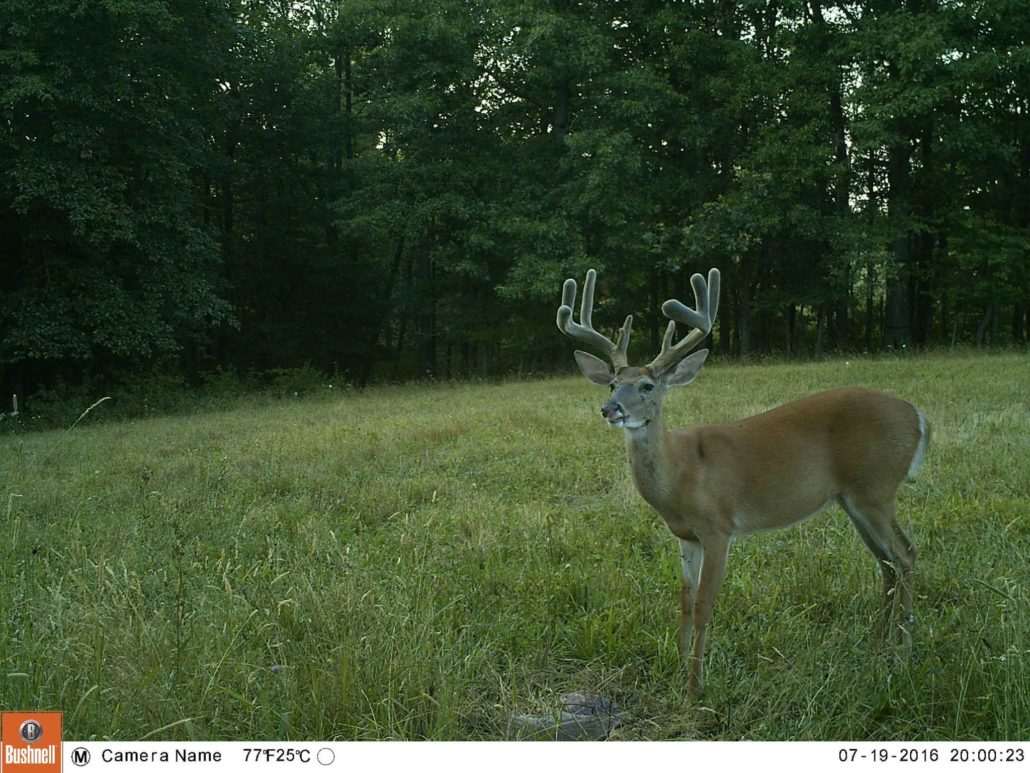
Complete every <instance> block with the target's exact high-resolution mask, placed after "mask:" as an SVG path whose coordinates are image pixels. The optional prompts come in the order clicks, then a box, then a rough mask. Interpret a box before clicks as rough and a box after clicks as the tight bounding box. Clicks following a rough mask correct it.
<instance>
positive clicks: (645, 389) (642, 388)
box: [640, 381, 654, 392]
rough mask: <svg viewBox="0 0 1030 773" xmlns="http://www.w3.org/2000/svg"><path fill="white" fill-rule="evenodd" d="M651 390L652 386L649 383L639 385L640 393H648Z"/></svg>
mask: <svg viewBox="0 0 1030 773" xmlns="http://www.w3.org/2000/svg"><path fill="white" fill-rule="evenodd" d="M653 389H654V384H651V383H649V382H647V381H645V382H644V383H643V384H641V385H640V391H641V392H650V391H651V390H653Z"/></svg>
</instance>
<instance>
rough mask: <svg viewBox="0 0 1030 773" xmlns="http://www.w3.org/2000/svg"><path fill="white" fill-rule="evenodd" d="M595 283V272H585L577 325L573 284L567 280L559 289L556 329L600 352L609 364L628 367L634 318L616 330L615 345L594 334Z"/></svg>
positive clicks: (572, 280) (574, 286) (627, 320)
mask: <svg viewBox="0 0 1030 773" xmlns="http://www.w3.org/2000/svg"><path fill="white" fill-rule="evenodd" d="M596 281H597V272H596V271H594V269H590V270H589V271H587V278H586V282H584V283H583V301H582V303H581V305H580V307H579V324H577V323H575V322H573V321H572V304H574V303H575V302H576V280H575V279H566V280H565V284H563V285H562V298H561V306H559V307H558V329H559V330H561V331H562V332H563V333H565V335H567V336H569V337H570V338H575V339H576V340H578V341H583V342H584V343H587V344H590V345H591V346H594V347H596V348H597V349H600V350H601V351H602V352H604V353H605V354H606V355H608V357H609V358H610V359H611V361H612V364H613V365H614V366H615V367H617V368H621V367H624V366H626V365H628V364H629V361H628V358H627V354H626V350H627V349H628V347H629V334H630V329H631V328H632V326H633V315H632V314H630V315H629V316H628V317H626V321H625V322H624V323H623V324H622V327H620V328H619V337H618V339H617V342H616V343H612V342H611V340H610V339H608V338H605V337H604V336H603V335H601V334H600V333H598V332H597V331H596V330H594V323H593V314H594V284H595V283H596Z"/></svg>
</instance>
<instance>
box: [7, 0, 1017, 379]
mask: <svg viewBox="0 0 1030 773" xmlns="http://www.w3.org/2000/svg"><path fill="white" fill-rule="evenodd" d="M1028 29H1030V11H1028V7H1027V5H1026V4H1025V3H1020V2H1017V1H1016V0H986V1H979V0H978V2H947V3H944V2H939V0H904V1H902V0H862V1H861V2H854V3H849V4H847V5H846V6H826V7H824V6H823V4H822V3H821V2H820V1H819V0H807V1H806V2H804V3H799V2H796V0H777V1H776V2H748V3H674V4H666V3H653V2H646V3H633V4H620V5H611V4H576V3H570V2H566V1H565V0H549V1H547V2H543V1H536V0H534V1H530V0H504V1H503V2H478V1H477V2H466V1H465V0H461V1H460V2H459V0H432V1H431V2H415V1H414V0H399V1H398V2H393V3H388V4H383V3H379V2H373V1H372V0H360V1H359V2H348V3H340V2H336V1H335V0H311V2H306V3H293V4H282V3H278V4H277V3H267V2H254V3H246V4H242V5H241V4H224V3H222V4H219V3H214V2H200V3H197V2H185V0H124V1H122V2H117V3H92V4H85V5H82V4H76V3H71V2H67V1H66V0H48V1H47V2H29V1H28V0H12V2H7V3H5V4H4V5H3V6H2V8H0V76H2V77H0V114H2V116H3V121H4V123H5V127H6V131H5V132H3V133H2V135H0V169H2V170H3V171H2V173H0V244H3V245H4V247H3V249H2V250H0V364H2V365H3V371H4V372H3V375H2V384H0V390H2V392H4V393H12V392H13V393H19V394H23V393H25V392H29V393H31V392H33V391H35V390H36V389H38V388H39V387H44V386H48V385H53V384H54V383H56V381H55V380H56V379H58V378H61V379H63V380H64V382H65V383H68V384H71V385H75V384H78V383H84V382H85V381H86V380H88V379H90V378H96V377H98V376H103V375H104V374H108V375H109V374H111V373H113V372H116V371H121V370H123V369H125V368H138V369H139V370H140V371H141V372H145V371H147V370H149V369H151V368H153V367H154V366H155V365H156V364H157V363H161V364H162V365H165V366H167V367H170V368H171V369H172V370H173V371H175V373H177V374H181V375H182V376H183V377H184V378H185V379H187V380H188V381H190V382H191V383H192V382H197V381H198V380H200V379H201V378H202V376H203V373H204V372H205V371H208V370H217V369H219V368H222V369H226V368H235V369H237V370H239V371H242V372H247V371H251V370H256V371H269V370H272V369H275V368H287V369H295V368H301V367H304V366H305V365H310V366H311V367H313V368H315V369H317V370H319V371H321V372H323V373H335V374H339V375H340V376H341V377H343V378H345V379H347V380H348V381H352V382H358V383H362V384H364V383H367V382H368V381H369V380H371V379H376V378H378V379H387V380H388V379H394V378H403V377H411V376H418V377H426V376H429V377H433V376H453V375H456V374H461V373H465V374H472V373H475V374H483V375H491V374H500V373H505V372H510V371H513V370H521V371H524V370H551V369H553V368H554V367H555V365H556V363H558V362H563V361H564V359H565V358H564V357H563V352H564V351H565V350H566V349H565V343H564V342H563V341H561V339H559V338H558V337H557V335H556V333H555V330H554V326H553V324H552V319H553V313H554V307H555V304H556V301H557V294H558V288H559V287H560V283H561V281H562V280H563V279H564V278H565V277H567V276H570V275H574V276H577V277H578V276H581V275H582V274H583V272H584V271H585V269H586V268H588V267H596V268H598V269H600V270H601V276H602V285H603V286H602V290H603V292H604V298H603V299H601V300H600V303H599V307H598V321H599V324H601V325H602V326H608V327H612V326H614V325H615V324H617V322H618V321H621V319H622V318H623V316H624V315H625V314H626V313H629V312H632V313H634V314H635V315H636V316H637V319H638V321H639V322H638V328H637V330H638V336H637V340H635V342H634V346H635V347H636V348H638V349H639V350H640V351H641V352H645V351H646V352H648V353H650V352H651V351H653V349H654V348H655V347H656V346H657V344H658V340H659V336H660V330H661V327H662V322H663V320H662V318H661V315H660V313H659V311H658V307H659V304H660V302H661V301H662V300H664V298H666V297H670V296H673V295H683V294H689V284H688V277H689V275H690V273H692V272H693V271H696V270H702V271H703V270H705V269H707V268H708V267H710V266H712V265H716V266H718V267H719V268H721V269H722V271H723V273H724V276H725V277H726V288H727V292H726V293H725V302H724V304H723V308H722V310H721V318H720V321H719V323H718V329H717V342H718V349H719V350H721V352H723V353H733V354H741V355H749V354H752V353H780V352H786V353H788V354H790V355H792V356H793V355H798V354H801V355H816V356H819V355H821V354H822V353H823V352H825V351H827V350H838V351H855V350H876V349H879V348H882V347H884V346H891V345H895V344H905V345H908V344H909V343H913V344H917V345H934V344H941V343H951V342H953V341H954V342H955V343H972V342H974V341H975V342H976V343H977V345H983V344H991V345H1009V344H1016V345H1025V343H1026V341H1027V336H1028V334H1030V295H1028V293H1030V276H1028V275H1027V269H1026V266H1027V264H1028V261H1027V251H1028V244H1030V236H1028V229H1030V172H1028V169H1027V163H1026V159H1027V158H1028V157H1030V156H1028V142H1030V137H1028V133H1027V132H1028V129H1027V124H1026V121H1025V114H1026V111H1027V105H1028V99H1030V95H1028V93H1027V90H1026V84H1027V83H1030V71H1028V70H1030V47H1028V45H1027V42H1026V41H1027V36H1026V34H1025V33H1026V31H1027V30H1028ZM176 358H177V359H176Z"/></svg>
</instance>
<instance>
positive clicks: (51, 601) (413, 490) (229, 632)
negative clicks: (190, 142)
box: [0, 355, 1030, 740]
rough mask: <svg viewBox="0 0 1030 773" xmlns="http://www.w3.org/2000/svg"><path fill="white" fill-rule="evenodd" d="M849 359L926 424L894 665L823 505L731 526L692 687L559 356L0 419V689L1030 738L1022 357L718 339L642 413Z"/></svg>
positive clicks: (617, 463) (144, 710)
mask: <svg viewBox="0 0 1030 773" xmlns="http://www.w3.org/2000/svg"><path fill="white" fill-rule="evenodd" d="M843 385H864V386H870V387H874V388H881V389H886V390H889V391H891V392H894V393H895V394H898V395H899V396H902V397H905V398H906V399H909V400H911V401H912V402H914V403H916V404H917V405H919V406H920V407H922V408H923V409H924V411H925V412H926V414H927V416H928V417H929V419H930V421H931V423H932V424H933V428H934V436H933V442H932V444H931V447H930V452H929V456H928V458H927V463H926V464H925V465H924V467H923V469H922V472H921V473H920V477H919V480H918V481H917V482H916V483H914V484H906V485H905V486H904V487H903V489H902V491H901V494H900V500H899V520H900V522H901V523H902V525H903V526H904V528H905V529H906V530H907V532H908V534H909V535H910V536H911V538H912V540H913V542H914V543H915V544H916V546H917V547H918V549H919V561H918V563H917V566H916V610H915V611H916V615H917V619H918V627H917V629H916V632H915V643H914V647H913V651H912V655H911V657H910V658H909V659H908V660H907V661H906V662H900V661H899V660H898V659H897V658H896V657H894V656H893V655H892V654H891V653H890V652H889V651H885V650H883V649H878V648H877V647H875V646H873V645H872V643H871V631H872V627H873V622H874V618H875V615H876V609H877V604H878V598H877V597H878V593H879V576H878V570H877V568H876V566H875V564H874V562H873V560H872V558H871V557H870V555H869V554H868V552H867V551H866V549H865V547H864V546H863V545H862V544H861V542H860V540H859V538H858V536H857V534H856V533H855V532H854V530H853V529H852V527H851V525H850V524H849V523H848V521H847V518H846V517H845V516H844V515H843V513H842V512H840V511H839V510H837V509H836V508H834V509H831V510H829V511H827V512H826V513H824V514H823V515H821V516H820V517H819V518H816V519H813V520H812V521H809V522H807V523H805V524H803V525H802V526H800V527H797V528H795V529H792V530H786V531H780V532H772V533H767V534H761V535H757V536H755V537H752V538H750V539H747V540H744V541H740V542H737V543H735V544H734V546H733V549H732V550H731V554H730V564H729V576H728V578H727V580H726V583H725V586H724V588H723V591H722V593H721V595H720V597H719V601H718V604H717V606H716V612H715V622H714V624H713V627H712V630H710V632H709V648H708V651H709V658H708V661H707V684H706V687H707V692H706V693H705V695H704V696H703V697H702V698H701V699H699V700H698V701H696V702H693V703H691V702H690V701H688V700H687V699H686V698H685V697H684V696H685V685H686V670H685V668H682V667H681V665H680V662H679V656H678V653H677V649H676V640H675V626H676V616H677V613H678V589H679V579H678V554H677V551H676V546H675V540H674V538H673V537H672V536H671V535H670V534H669V533H668V532H667V530H666V529H665V526H664V525H663V524H662V523H661V522H660V521H659V519H658V517H657V516H656V515H655V514H654V513H653V512H652V511H651V510H650V509H649V508H648V507H647V506H646V504H644V503H643V501H642V500H640V498H639V497H638V496H637V495H636V493H635V491H634V490H633V488H632V484H631V482H630V480H629V473H628V470H627V463H626V458H625V450H624V447H623V441H622V433H621V431H618V430H611V429H608V428H606V427H605V426H603V422H602V421H601V419H600V417H599V416H598V415H597V408H598V406H599V404H600V402H601V401H602V399H603V395H604V394H605V391H604V390H603V389H600V388H598V387H594V386H592V385H590V384H588V383H587V382H586V381H585V380H583V379H581V378H578V377H576V378H571V377H570V378H555V379H544V380H537V381H532V382H521V383H504V384H499V385H484V384H479V385H466V384H439V385H434V386H428V387H427V386H411V387H384V388H371V389H368V390H366V391H364V392H362V393H357V392H352V393H344V394H339V390H335V393H334V394H332V395H331V396H329V395H327V396H325V397H323V398H314V399H309V400H304V401H298V402H292V403H291V402H281V403H278V404H274V405H268V404H265V405H250V406H247V405H241V407H239V408H238V409H236V410H233V411H226V412H217V413H216V412H206V413H198V414H195V415H191V416H185V417H172V418H159V419H148V420H142V421H136V422H125V423H111V424H97V425H88V421H87V422H83V424H80V425H79V426H77V427H76V428H75V429H74V430H72V431H70V432H68V431H58V432H48V433H38V434H29V435H21V436H9V437H6V438H2V439H0V518H2V524H3V528H2V530H0V609H2V614H0V659H2V669H0V707H2V708H4V709H29V708H35V709H43V708H46V709H61V710H63V711H64V712H65V725H66V736H67V737H70V738H73V739H90V738H94V739H107V738H110V739H120V740H130V739H143V738H148V739H161V740H169V739H197V740H200V739H225V740H233V739H240V740H245V739H248V740H249V739H254V740H274V739H327V740H328V739H359V738H360V739H422V738H431V739H496V738H502V737H504V734H505V732H506V730H505V729H506V725H507V720H508V717H509V716H510V715H511V714H513V713H531V712H535V711H541V710H545V709H547V708H550V707H552V706H553V705H554V704H555V701H556V698H557V696H558V695H559V694H561V693H563V692H566V691H569V690H573V689H581V688H586V689H593V690H597V691H599V692H601V693H603V694H605V695H607V696H610V697H611V698H613V699H614V700H615V701H616V702H617V703H618V704H619V705H620V706H621V707H622V708H623V709H624V710H625V711H626V712H627V714H628V716H627V719H626V721H625V723H624V724H623V725H622V726H621V727H620V728H619V729H618V730H617V732H616V734H615V736H614V737H615V738H617V739H622V740H630V739H656V740H657V739H678V738H687V739H690V738H702V739H733V740H737V739H763V740H773V739H807V740H845V739H850V740H861V739H887V740H889V739H910V740H930V739H1008V740H1018V739H1026V738H1030V668H1028V658H1030V588H1028V584H1030V358H1028V357H1027V356H1025V355H997V356H972V355H961V356H958V355H956V356H925V357H915V358H906V359H868V360H853V361H851V362H847V361H845V360H835V361H830V362H824V363H819V364H782V365H763V366H738V365H720V364H718V363H716V364H714V365H712V366H709V367H707V368H706V369H705V370H704V371H703V372H702V374H701V376H700V377H699V378H698V380H697V381H696V382H695V383H694V384H693V385H692V386H690V387H687V388H684V389H681V390H679V391H678V392H674V393H673V394H671V395H670V396H669V398H668V400H667V402H666V414H667V418H668V421H669V424H670V425H671V426H678V425H680V424H684V423H689V422H696V421H722V420H730V419H734V418H739V417H741V416H744V415H747V414H750V413H754V412H758V411H761V410H764V409H766V408H770V407H773V406H774V405H776V404H779V403H781V402H785V401H788V400H791V399H794V398H797V397H800V396H802V395H804V394H807V393H810V392H813V391H817V390H819V389H824V388H832V387H837V386H843ZM84 407H85V406H84ZM101 411H102V406H101V407H98V409H97V411H96V413H97V414H99V413H100V412H101ZM90 418H92V417H90Z"/></svg>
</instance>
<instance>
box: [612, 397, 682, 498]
mask: <svg viewBox="0 0 1030 773" xmlns="http://www.w3.org/2000/svg"><path fill="white" fill-rule="evenodd" d="M624 431H625V433H626V450H627V452H628V453H629V464H630V469H631V471H632V473H633V483H634V484H635V485H636V487H637V491H639V492H640V495H641V496H642V497H643V498H644V499H645V500H647V502H648V503H649V504H650V505H651V506H652V507H654V508H656V509H661V506H662V504H663V503H664V502H665V501H666V500H667V499H668V497H669V496H670V493H671V491H672V477H673V476H672V469H671V468H672V465H671V463H670V461H671V460H670V454H669V449H668V443H669V433H668V431H667V430H666V429H665V422H664V421H663V419H662V416H661V414H659V415H658V416H656V417H655V418H654V419H653V420H652V421H650V422H649V423H648V424H646V425H644V426H643V427H638V428H636V429H626V430H624Z"/></svg>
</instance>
